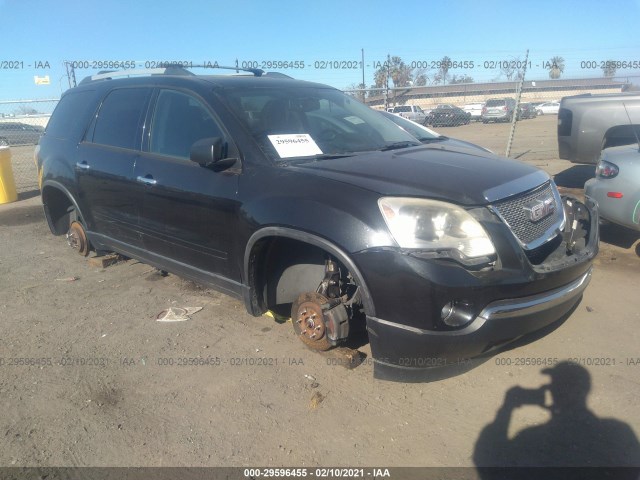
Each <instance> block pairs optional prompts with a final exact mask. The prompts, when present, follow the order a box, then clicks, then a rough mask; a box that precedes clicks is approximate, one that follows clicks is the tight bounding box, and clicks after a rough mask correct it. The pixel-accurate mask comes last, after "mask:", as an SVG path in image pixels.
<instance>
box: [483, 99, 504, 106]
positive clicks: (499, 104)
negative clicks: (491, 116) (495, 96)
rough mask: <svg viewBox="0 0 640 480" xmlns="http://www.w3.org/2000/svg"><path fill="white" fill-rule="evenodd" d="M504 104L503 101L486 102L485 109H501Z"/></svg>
mask: <svg viewBox="0 0 640 480" xmlns="http://www.w3.org/2000/svg"><path fill="white" fill-rule="evenodd" d="M505 104H506V102H505V101H504V100H487V104H486V106H487V107H502V106H503V105H505Z"/></svg>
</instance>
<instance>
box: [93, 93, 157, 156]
mask: <svg viewBox="0 0 640 480" xmlns="http://www.w3.org/2000/svg"><path fill="white" fill-rule="evenodd" d="M150 93H151V89H150V88H121V89H118V90H113V91H112V92H111V93H109V95H107V97H106V98H105V99H104V100H103V102H102V106H101V107H100V111H99V112H98V115H97V117H96V121H95V128H94V132H93V143H99V144H101V145H110V146H112V147H121V148H129V149H134V148H136V147H137V145H138V141H137V140H138V138H139V137H138V135H139V127H140V122H141V121H142V118H143V117H144V114H145V107H146V104H147V98H148V97H149V94H150Z"/></svg>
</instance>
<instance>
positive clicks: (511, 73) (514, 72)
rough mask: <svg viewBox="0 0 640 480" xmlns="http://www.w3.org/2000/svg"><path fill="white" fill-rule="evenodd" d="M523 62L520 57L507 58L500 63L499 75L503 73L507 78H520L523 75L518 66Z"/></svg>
mask: <svg viewBox="0 0 640 480" xmlns="http://www.w3.org/2000/svg"><path fill="white" fill-rule="evenodd" d="M522 64H523V62H521V61H520V57H511V60H507V61H504V62H501V63H500V65H501V66H500V76H502V75H504V76H505V77H507V80H509V81H511V80H520V79H521V78H522V76H523V75H524V72H523V69H522V68H518V66H519V65H522Z"/></svg>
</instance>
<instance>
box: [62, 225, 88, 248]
mask: <svg viewBox="0 0 640 480" xmlns="http://www.w3.org/2000/svg"><path fill="white" fill-rule="evenodd" d="M67 243H68V244H69V246H70V247H71V248H73V249H75V250H78V253H79V254H80V255H83V256H85V257H86V256H87V255H89V240H87V235H86V233H85V232H84V228H83V227H82V225H81V224H80V223H79V222H72V223H71V226H70V227H69V231H68V232H67Z"/></svg>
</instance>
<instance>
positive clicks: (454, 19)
mask: <svg viewBox="0 0 640 480" xmlns="http://www.w3.org/2000/svg"><path fill="white" fill-rule="evenodd" d="M0 22H2V28H1V29H0V31H1V32H2V36H3V41H2V44H3V47H2V49H1V50H0V103H1V102H2V101H9V100H18V99H47V98H59V96H60V95H61V93H62V92H63V91H65V90H66V89H67V88H69V81H68V78H67V76H66V71H65V68H64V62H65V61H73V62H76V65H77V66H78V67H79V68H77V69H76V77H77V80H78V81H80V80H81V79H82V78H84V77H85V76H87V75H92V74H95V73H97V72H98V71H99V70H101V69H102V68H100V67H101V66H107V67H109V62H112V63H111V65H113V62H123V61H124V62H131V63H132V64H135V65H136V67H144V66H151V65H153V62H163V61H183V62H191V63H192V64H202V63H205V62H209V63H210V64H214V63H215V62H217V63H218V64H219V65H231V66H234V65H236V60H237V61H238V64H239V65H243V64H244V65H257V66H258V67H266V68H265V69H266V70H273V71H280V72H282V73H286V74H288V75H290V76H293V77H295V78H299V79H302V80H311V81H316V82H320V83H325V84H329V85H332V86H334V87H337V88H342V89H344V88H347V87H349V86H352V85H357V84H359V83H361V82H362V75H363V71H362V68H361V64H360V62H361V58H362V53H363V51H364V58H365V61H364V66H365V67H364V75H365V83H366V84H367V85H368V86H369V85H371V84H373V82H374V81H373V73H374V71H375V69H376V68H375V67H376V66H379V65H380V64H381V63H382V62H384V61H385V60H386V58H387V55H392V56H400V57H401V58H402V59H403V60H404V62H405V63H406V64H408V65H410V66H411V65H415V66H424V65H426V66H432V65H433V64H432V62H436V61H438V60H440V59H441V58H442V57H444V56H445V55H446V56H448V57H449V58H450V59H451V60H452V61H454V62H460V64H461V65H462V66H463V67H464V62H467V65H466V66H467V67H468V68H466V69H465V68H458V69H452V70H450V71H449V73H450V74H456V75H469V76H470V77H472V78H473V79H474V81H476V82H481V81H492V80H494V81H495V80H498V81H499V80H505V77H504V76H500V69H499V68H498V67H497V63H496V62H500V61H505V60H506V61H509V60H515V59H519V60H520V61H523V60H524V59H525V54H526V51H527V49H528V50H529V61H530V62H531V63H530V67H529V68H528V72H527V80H536V79H538V80H541V79H548V78H549V75H548V70H547V69H545V68H544V64H545V62H547V61H549V60H550V59H551V58H552V57H554V56H561V57H563V58H564V60H565V71H564V73H563V75H562V78H585V77H601V76H602V74H603V73H602V70H601V69H600V66H599V64H600V62H602V61H606V60H615V61H619V62H629V64H630V65H629V68H626V69H622V68H621V69H618V71H617V74H616V76H617V77H622V78H626V77H628V76H635V77H636V78H635V81H636V83H640V29H639V28H638V25H640V0H610V1H608V2H603V1H601V0H598V1H592V0H583V1H558V0H538V1H522V0H510V1H506V0H479V1H472V0H458V1H456V0H451V1H435V0H404V1H403V2H398V3H395V2H376V1H373V0H368V1H363V0H354V1H350V0H340V1H338V0H325V1H322V2H320V1H312V0H309V1H307V2H304V1H300V0H298V1H289V0H284V1H273V2H268V1H264V0H263V1H258V0H232V1H216V0H209V1H205V0H182V1H179V2H178V1H165V0H133V1H124V0H0ZM99 62H106V63H103V64H102V65H101V64H100V63H99ZM263 62H276V63H275V67H276V68H269V67H270V65H269V64H268V63H263ZM284 62H288V65H290V66H291V65H293V66H294V67H298V68H285V67H284V66H285V65H287V64H286V63H284ZM296 62H297V64H296ZM471 62H473V68H469V67H470V66H471ZM633 62H635V66H634V65H633ZM85 67H88V68H85ZM271 67H272V66H271ZM278 67H279V68H278ZM300 67H303V68H300ZM594 67H595V68H594ZM109 69H112V68H109ZM436 70H437V69H435V68H434V69H431V70H427V75H433V74H434V73H436ZM211 72H212V71H208V72H206V73H211ZM217 72H219V71H216V73H217ZM200 73H203V72H200ZM46 75H48V76H49V79H50V84H49V85H36V84H35V81H34V76H39V77H42V76H46Z"/></svg>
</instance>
